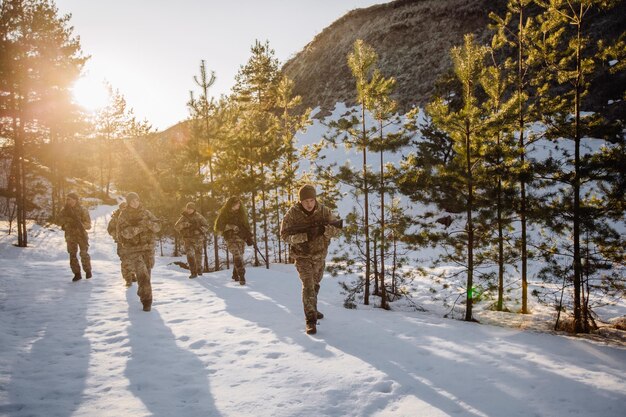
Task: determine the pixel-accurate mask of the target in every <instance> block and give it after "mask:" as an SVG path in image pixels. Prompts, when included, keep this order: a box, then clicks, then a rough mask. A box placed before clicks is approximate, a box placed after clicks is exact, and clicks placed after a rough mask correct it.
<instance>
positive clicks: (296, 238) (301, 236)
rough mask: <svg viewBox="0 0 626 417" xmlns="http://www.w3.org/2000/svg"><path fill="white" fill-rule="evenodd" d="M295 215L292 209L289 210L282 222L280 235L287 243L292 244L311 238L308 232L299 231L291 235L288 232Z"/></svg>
mask: <svg viewBox="0 0 626 417" xmlns="http://www.w3.org/2000/svg"><path fill="white" fill-rule="evenodd" d="M292 223H293V215H292V214H291V211H289V212H287V214H286V215H285V217H284V218H283V221H282V223H281V224H280V237H281V238H282V239H283V240H284V241H285V242H287V243H289V244H291V245H297V244H298V243H304V242H306V241H308V240H309V238H308V236H307V234H306V233H297V234H295V235H290V234H288V233H287V229H288V228H290V227H291V226H293V224H292Z"/></svg>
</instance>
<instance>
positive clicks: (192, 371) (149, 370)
mask: <svg viewBox="0 0 626 417" xmlns="http://www.w3.org/2000/svg"><path fill="white" fill-rule="evenodd" d="M135 288H136V287H133V288H132V289H129V290H128V291H127V292H126V299H127V300H128V317H129V319H130V326H129V327H128V337H129V341H130V346H131V357H130V359H129V361H128V363H127V365H126V370H125V371H124V374H125V375H126V377H127V378H128V380H129V382H130V387H129V389H130V391H131V392H132V393H133V394H134V395H135V396H136V397H137V398H139V399H140V400H141V401H142V402H143V403H144V405H145V406H146V408H147V409H148V410H150V413H151V415H152V416H153V417H172V416H198V417H200V416H212V417H213V416H215V417H219V416H221V414H220V412H219V411H218V410H217V408H216V407H215V401H214V399H213V396H212V395H211V391H210V388H209V374H210V369H208V368H206V367H205V365H204V364H203V363H202V361H201V360H200V359H199V358H198V357H197V356H196V355H195V354H193V353H192V352H190V351H188V350H185V349H183V348H181V347H179V346H178V345H177V344H176V337H175V335H174V334H173V333H172V331H171V330H170V328H169V327H167V326H166V325H165V323H164V322H163V319H162V318H161V315H160V314H159V312H158V307H157V308H156V309H155V308H154V307H153V309H152V311H151V312H144V311H142V308H141V303H140V302H139V298H138V297H137V295H136V294H135Z"/></svg>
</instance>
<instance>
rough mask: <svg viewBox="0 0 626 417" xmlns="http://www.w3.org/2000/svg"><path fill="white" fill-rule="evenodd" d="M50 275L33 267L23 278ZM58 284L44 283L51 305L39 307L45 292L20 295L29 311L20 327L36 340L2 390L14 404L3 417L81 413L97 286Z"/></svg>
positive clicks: (0, 411) (4, 410) (61, 416)
mask: <svg viewBox="0 0 626 417" xmlns="http://www.w3.org/2000/svg"><path fill="white" fill-rule="evenodd" d="M45 270H46V269H45V267H39V266H35V267H31V268H30V269H29V270H28V271H27V274H29V275H30V276H26V277H19V279H31V278H32V279H42V277H44V276H45V275H46V272H44V271H45ZM68 270H69V268H68ZM34 277H36V278H34ZM57 281H58V282H56V281H55V282H53V283H47V284H42V286H41V287H42V288H41V291H42V292H45V294H46V298H49V299H47V300H46V302H38V299H39V298H40V297H41V293H39V292H36V293H32V294H27V296H26V297H24V296H23V295H21V294H16V295H15V296H16V297H19V299H20V301H21V302H23V303H24V307H23V308H25V309H27V310H28V311H27V312H26V313H25V314H23V315H21V317H20V318H23V319H24V320H23V321H20V323H19V326H21V327H22V328H24V329H28V331H29V332H30V333H31V335H30V337H31V338H33V339H36V340H35V341H34V343H33V344H32V346H31V347H30V349H28V350H25V351H24V354H23V355H19V356H18V358H19V359H18V360H17V361H16V362H15V363H13V364H12V365H11V368H12V369H11V371H10V375H11V380H10V382H9V384H8V386H6V387H4V388H0V391H4V390H5V389H6V392H7V394H8V398H9V404H8V405H2V406H0V415H15V416H44V415H45V416H58V417H66V416H67V417H69V416H71V415H73V414H74V413H75V412H76V410H78V409H79V408H80V405H81V402H82V395H83V391H84V389H85V386H86V378H87V369H88V367H89V357H90V353H91V344H90V343H89V339H87V338H86V337H85V329H86V328H87V317H86V316H87V309H88V306H89V303H90V298H91V292H92V282H89V281H86V282H85V281H84V280H83V281H81V282H78V283H72V282H71V281H69V279H67V281H66V280H65V279H63V281H60V279H59V280H57ZM46 286H56V288H47V287H46ZM56 291H59V292H60V294H59V295H58V297H57V295H56V294H55V292H56ZM51 294H52V295H51ZM8 296H9V297H12V296H11V294H8ZM29 296H30V297H29ZM59 306H62V307H59ZM22 349H23V348H22ZM68 399H69V400H68ZM5 413H6V414H5Z"/></svg>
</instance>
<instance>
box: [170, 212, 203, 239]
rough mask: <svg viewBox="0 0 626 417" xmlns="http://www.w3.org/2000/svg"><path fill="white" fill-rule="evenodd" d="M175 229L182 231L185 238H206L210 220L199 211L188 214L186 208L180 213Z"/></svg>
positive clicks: (181, 233)
mask: <svg viewBox="0 0 626 417" xmlns="http://www.w3.org/2000/svg"><path fill="white" fill-rule="evenodd" d="M174 229H175V230H176V231H177V232H178V233H180V236H181V237H182V238H183V239H204V236H205V235H206V234H207V233H209V229H210V228H209V222H207V220H206V219H205V218H204V216H203V215H202V214H200V213H198V212H197V211H194V212H193V213H192V214H187V211H186V210H183V212H182V213H180V217H179V218H178V220H177V221H176V224H174Z"/></svg>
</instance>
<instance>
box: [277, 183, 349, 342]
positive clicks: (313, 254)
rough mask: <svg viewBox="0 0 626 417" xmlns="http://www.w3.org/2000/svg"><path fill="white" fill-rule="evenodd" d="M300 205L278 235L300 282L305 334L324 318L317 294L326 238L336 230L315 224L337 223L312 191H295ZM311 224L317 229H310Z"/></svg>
mask: <svg viewBox="0 0 626 417" xmlns="http://www.w3.org/2000/svg"><path fill="white" fill-rule="evenodd" d="M298 194H299V198H300V202H298V203H296V204H295V205H294V206H293V207H291V208H290V209H289V211H288V212H287V214H286V215H285V217H284V218H283V221H282V224H281V227H280V236H281V238H282V239H283V240H285V241H286V242H288V243H289V245H290V250H291V255H292V256H293V258H294V259H295V265H296V269H297V270H298V274H299V275H300V281H301V282H302V304H303V307H304V316H305V320H306V332H307V334H315V333H316V332H317V319H321V318H323V317H324V315H323V314H322V313H321V312H319V311H318V310H317V294H318V293H319V291H320V282H321V281H322V276H323V275H324V267H325V263H326V255H327V253H328V245H329V244H330V239H331V238H332V237H335V236H337V234H338V229H337V228H336V227H334V226H332V225H321V226H320V225H319V224H320V223H328V222H332V221H335V220H337V217H335V215H334V214H333V213H332V212H331V211H330V209H329V208H327V207H325V206H323V205H322V204H320V203H319V202H317V199H316V193H315V188H314V187H313V186H312V185H309V184H307V185H304V186H303V187H302V188H300V190H299V192H298ZM314 224H318V226H316V227H313V225H314ZM309 225H310V226H311V227H310V228H308V229H307V231H306V232H305V233H296V234H292V233H291V232H290V231H289V229H290V228H292V227H294V226H296V227H301V226H305V227H306V226H309Z"/></svg>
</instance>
